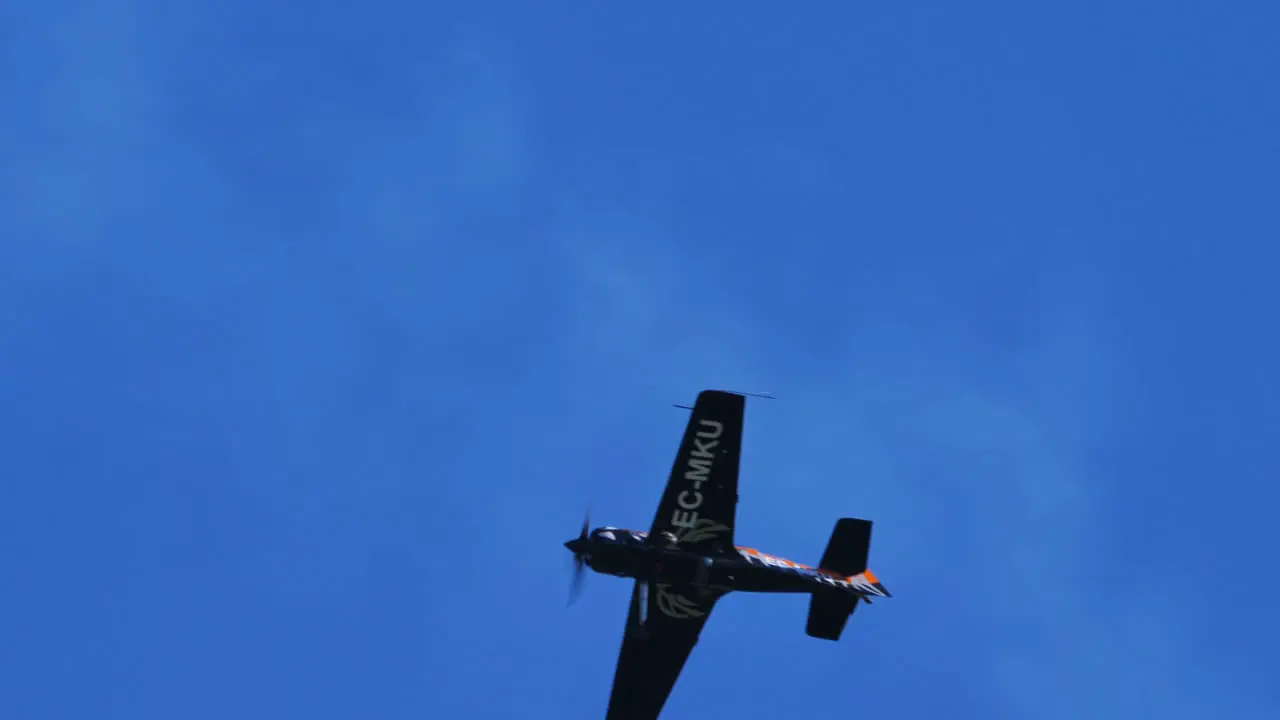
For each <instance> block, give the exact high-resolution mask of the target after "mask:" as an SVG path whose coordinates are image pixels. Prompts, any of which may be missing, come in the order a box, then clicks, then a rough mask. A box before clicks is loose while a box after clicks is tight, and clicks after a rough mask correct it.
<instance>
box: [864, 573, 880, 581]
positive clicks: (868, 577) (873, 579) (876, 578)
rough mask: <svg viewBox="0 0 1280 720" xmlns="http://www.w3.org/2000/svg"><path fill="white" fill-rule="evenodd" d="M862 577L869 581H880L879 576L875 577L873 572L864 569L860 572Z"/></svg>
mask: <svg viewBox="0 0 1280 720" xmlns="http://www.w3.org/2000/svg"><path fill="white" fill-rule="evenodd" d="M862 577H864V578H866V579H867V582H869V583H878V582H880V578H878V577H876V576H875V574H873V573H872V572H871V571H870V570H865V571H863V573H862Z"/></svg>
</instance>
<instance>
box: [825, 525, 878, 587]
mask: <svg viewBox="0 0 1280 720" xmlns="http://www.w3.org/2000/svg"><path fill="white" fill-rule="evenodd" d="M870 553H871V521H870V520H859V519H857V518H840V519H839V520H837V521H836V526H835V529H834V530H832V531H831V539H830V540H828V541H827V549H826V550H824V551H823V553H822V562H820V563H818V567H819V568H821V569H822V570H830V571H832V572H834V573H836V574H838V575H839V576H840V577H849V576H850V575H857V574H858V573H860V572H864V571H865V570H866V569H867V556H868V555H869V554H870Z"/></svg>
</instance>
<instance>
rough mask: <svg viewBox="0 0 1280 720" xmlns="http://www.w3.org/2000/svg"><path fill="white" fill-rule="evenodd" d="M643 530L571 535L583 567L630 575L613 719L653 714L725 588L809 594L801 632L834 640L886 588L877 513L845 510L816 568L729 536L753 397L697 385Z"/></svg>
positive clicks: (577, 581)
mask: <svg viewBox="0 0 1280 720" xmlns="http://www.w3.org/2000/svg"><path fill="white" fill-rule="evenodd" d="M689 409H691V410H692V411H693V414H692V416H691V417H690V418H689V422H688V425H687V426H686V427H685V431H684V438H683V440H682V441H681V443H680V449H679V451H678V452H677V453H676V459H675V463H674V464H673V466H672V468H671V475H670V476H669V477H668V479H667V486H666V489H665V490H664V491H663V494H662V499H661V501H660V502H659V503H658V512H657V515H656V516H655V517H654V519H653V525H652V527H651V528H650V529H649V531H648V532H641V531H638V530H623V529H619V528H614V527H609V526H605V527H599V528H596V529H594V530H591V529H590V519H589V518H588V519H587V520H585V521H584V522H583V525H582V531H581V533H580V534H579V535H578V537H576V538H573V539H572V540H569V541H568V542H566V543H565V547H567V548H568V549H569V550H570V551H571V552H572V553H573V556H574V565H575V568H574V570H575V572H574V578H573V587H572V596H571V601H572V598H573V597H576V596H577V594H578V591H579V590H580V588H581V583H582V577H583V572H584V571H583V566H584V565H585V566H587V567H590V568H591V569H592V570H594V571H595V572H597V573H601V574H605V575H615V576H618V577H625V578H634V579H635V581H636V582H635V588H634V589H633V590H632V592H631V606H630V609H629V611H628V614H627V625H626V629H625V630H624V631H623V636H622V648H621V650H620V651H619V653H618V665H617V669H616V670H615V671H614V677H613V690H612V692H611V695H610V698H609V710H608V713H607V715H606V719H607V720H655V719H656V718H657V717H658V715H659V713H661V712H662V707H663V705H665V704H666V702H667V698H668V696H670V694H671V690H672V688H674V687H675V683H676V679H677V678H678V677H679V676H680V672H681V670H683V669H684V665H685V661H686V660H688V658H689V653H690V652H692V651H693V646H694V645H695V644H696V643H697V641H698V635H699V634H700V633H701V632H702V628H703V625H705V624H706V622H707V616H708V615H710V613H711V610H712V608H713V607H714V606H715V603H716V601H717V600H719V599H720V598H722V597H724V596H725V595H726V594H728V593H730V592H733V591H735V590H737V591H743V592H771V593H807V594H809V596H810V598H809V616H808V622H807V625H806V628H805V632H806V633H807V634H808V635H809V636H811V637H815V638H820V639H823V640H839V639H840V635H841V633H842V632H843V631H844V626H845V623H847V622H848V620H849V616H850V615H852V614H853V611H854V610H856V609H857V607H858V604H859V603H863V602H865V603H868V604H870V603H871V598H872V597H890V595H889V591H887V590H885V587H884V585H882V584H881V583H880V581H879V580H878V579H876V576H875V575H873V574H872V573H871V571H870V570H868V569H867V554H868V551H869V549H870V545H871V522H870V521H868V520H858V519H855V518H841V519H840V520H838V521H836V525H835V529H834V530H833V531H832V532H831V537H830V539H829V540H828V541H827V547H826V550H825V551H824V552H823V553H822V559H821V561H819V563H818V567H817V568H812V567H809V566H808V565H801V564H799V563H795V562H792V561H790V560H785V559H783V558H780V557H775V556H773V555H767V554H765V553H762V552H760V551H758V550H755V549H752V548H747V547H739V546H736V545H734V544H733V540H734V538H733V529H734V518H735V510H736V507H737V504H738V461H739V457H740V455H741V452H742V427H743V420H744V416H745V410H746V398H745V397H744V396H743V395H742V394H739V393H730V392H724V391H720V390H704V391H703V392H701V393H699V394H698V399H697V402H695V403H694V406H693V407H692V408H689Z"/></svg>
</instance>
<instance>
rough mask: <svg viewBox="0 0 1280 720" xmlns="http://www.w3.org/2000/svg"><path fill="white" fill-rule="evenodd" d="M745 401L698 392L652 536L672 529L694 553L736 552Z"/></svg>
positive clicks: (723, 394) (719, 393)
mask: <svg viewBox="0 0 1280 720" xmlns="http://www.w3.org/2000/svg"><path fill="white" fill-rule="evenodd" d="M746 401H747V399H746V398H745V397H743V396H742V395H737V394H735V393H727V392H723V391H720V390H703V391H702V392H700V393H698V400H697V402H695V403H694V405H693V412H692V414H690V416H689V423H688V424H687V425H686V426H685V430H684V438H683V439H682V440H681V441H680V449H679V451H678V452H677V453H676V459H675V462H674V463H673V464H672V466H671V475H670V476H668V478H667V487H666V489H665V490H664V491H663V493H662V500H661V501H660V502H659V503H658V513H657V515H656V516H654V519H653V527H652V529H650V531H649V534H650V535H651V536H653V535H656V534H657V533H660V532H662V531H664V530H669V531H671V532H673V533H675V535H676V538H677V540H679V542H680V544H681V545H682V546H684V547H686V548H688V549H690V550H694V551H696V552H715V551H717V550H722V551H727V550H730V549H732V548H733V527H734V519H735V517H736V515H737V507H738V461H739V459H740V458H741V455H742V424H743V418H744V415H745V411H746Z"/></svg>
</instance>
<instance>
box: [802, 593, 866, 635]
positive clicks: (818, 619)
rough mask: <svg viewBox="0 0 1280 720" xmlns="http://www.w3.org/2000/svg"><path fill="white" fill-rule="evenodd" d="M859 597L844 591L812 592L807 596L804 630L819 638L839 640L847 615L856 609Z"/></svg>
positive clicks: (847, 620) (847, 618)
mask: <svg viewBox="0 0 1280 720" xmlns="http://www.w3.org/2000/svg"><path fill="white" fill-rule="evenodd" d="M859 599H860V598H859V597H858V596H857V595H848V594H845V593H835V592H830V593H824V592H818V593H814V594H813V596H812V597H811V598H809V619H808V621H807V622H806V623H805V627H804V632H805V634H806V635H808V636H809V637H814V638H818V639H819V640H839V639H840V634H841V633H842V632H844V626H845V623H847V622H849V616H850V615H852V614H853V611H854V610H857V609H858V602H859Z"/></svg>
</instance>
